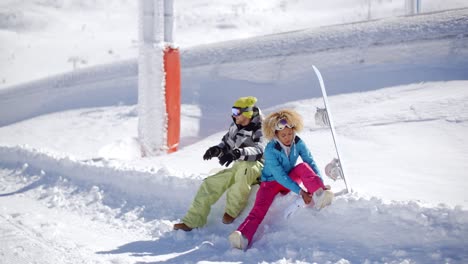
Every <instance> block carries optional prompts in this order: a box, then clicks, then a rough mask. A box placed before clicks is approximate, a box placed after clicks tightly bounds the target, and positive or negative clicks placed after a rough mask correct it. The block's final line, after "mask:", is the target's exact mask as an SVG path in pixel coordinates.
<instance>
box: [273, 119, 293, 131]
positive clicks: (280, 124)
mask: <svg viewBox="0 0 468 264" xmlns="http://www.w3.org/2000/svg"><path fill="white" fill-rule="evenodd" d="M286 127H287V128H293V127H294V125H291V124H289V123H288V120H286V119H284V118H283V119H280V120H279V121H278V123H276V127H275V129H276V130H283V129H284V128H286Z"/></svg>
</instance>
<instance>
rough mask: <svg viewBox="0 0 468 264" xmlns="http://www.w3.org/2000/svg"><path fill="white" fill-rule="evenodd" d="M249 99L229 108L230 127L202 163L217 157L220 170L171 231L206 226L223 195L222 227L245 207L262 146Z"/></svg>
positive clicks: (255, 179) (259, 119)
mask: <svg viewBox="0 0 468 264" xmlns="http://www.w3.org/2000/svg"><path fill="white" fill-rule="evenodd" d="M256 102H257V98H255V97H253V96H247V97H241V98H239V99H238V100H237V101H236V102H235V103H234V106H233V107H232V119H233V123H232V124H231V126H230V127H229V131H228V132H227V133H226V134H225V135H224V136H223V138H222V140H221V143H219V144H218V145H216V146H213V147H210V148H209V149H208V150H207V151H206V153H205V155H203V159H204V160H209V159H211V158H214V157H217V158H218V159H219V163H220V164H221V165H225V166H226V167H228V166H229V165H230V164H231V163H232V162H234V163H233V166H232V167H231V168H227V169H224V170H222V171H220V172H218V173H216V174H214V175H212V176H209V177H207V178H206V179H205V180H204V181H203V182H202V185H201V186H200V188H199V189H198V192H197V195H196V196H195V198H194V200H193V202H192V205H191V206H190V208H189V210H188V212H187V214H186V215H185V216H184V218H182V222H181V223H177V224H175V225H174V230H179V229H180V230H184V231H191V230H192V229H193V228H197V227H202V226H204V225H205V224H206V221H207V218H208V215H209V213H210V210H211V206H212V205H213V204H214V203H216V201H218V199H219V198H220V197H221V196H222V195H223V193H224V192H226V208H225V213H224V215H223V220H222V221H223V223H225V224H230V223H232V222H233V221H234V219H236V217H237V216H238V215H239V214H240V213H241V212H242V210H243V209H244V208H245V206H246V205H247V201H248V199H249V194H250V190H251V186H252V185H253V184H255V183H257V182H258V179H259V177H260V174H261V172H262V168H263V163H262V158H263V150H264V149H265V145H266V142H265V140H264V137H263V134H262V118H263V117H262V114H261V111H260V109H259V108H258V107H257V106H255V103H256Z"/></svg>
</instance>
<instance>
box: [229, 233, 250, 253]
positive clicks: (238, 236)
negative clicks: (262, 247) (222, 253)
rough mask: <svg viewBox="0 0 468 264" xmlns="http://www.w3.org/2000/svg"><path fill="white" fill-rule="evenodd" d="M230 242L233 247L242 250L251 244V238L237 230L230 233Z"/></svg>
mask: <svg viewBox="0 0 468 264" xmlns="http://www.w3.org/2000/svg"><path fill="white" fill-rule="evenodd" d="M229 242H231V247H233V248H238V249H242V250H246V249H247V246H248V245H249V240H247V238H245V237H244V235H242V233H241V232H239V231H237V230H236V231H234V232H232V233H231V234H230V235H229Z"/></svg>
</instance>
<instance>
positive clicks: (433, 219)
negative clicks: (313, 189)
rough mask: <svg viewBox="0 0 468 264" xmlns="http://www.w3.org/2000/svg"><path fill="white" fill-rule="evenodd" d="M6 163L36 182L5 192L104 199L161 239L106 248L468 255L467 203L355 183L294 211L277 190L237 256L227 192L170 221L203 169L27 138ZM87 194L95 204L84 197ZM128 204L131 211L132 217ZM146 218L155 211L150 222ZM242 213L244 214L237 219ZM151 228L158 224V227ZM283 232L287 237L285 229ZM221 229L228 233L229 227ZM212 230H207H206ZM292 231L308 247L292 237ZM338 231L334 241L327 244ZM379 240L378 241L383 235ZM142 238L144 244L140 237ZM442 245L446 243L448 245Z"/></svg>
mask: <svg viewBox="0 0 468 264" xmlns="http://www.w3.org/2000/svg"><path fill="white" fill-rule="evenodd" d="M107 162H109V161H107ZM0 165H1V166H2V167H3V168H9V169H12V170H13V171H15V173H12V174H14V175H19V176H21V177H26V179H27V180H26V182H27V183H28V184H26V185H25V187H24V188H22V189H20V190H16V191H15V192H10V193H3V194H2V196H5V195H11V194H13V193H24V192H25V191H26V190H27V191H29V192H28V193H29V194H28V195H34V193H38V192H39V193H40V195H37V194H36V199H40V200H42V201H44V203H46V204H47V206H48V207H58V208H60V207H65V208H66V209H67V210H69V211H78V212H80V213H82V212H83V211H85V210H86V209H84V208H86V207H87V206H90V205H92V204H96V203H97V205H99V204H102V205H101V206H99V208H101V209H99V211H100V212H101V214H103V216H102V217H101V221H118V222H120V223H121V224H123V225H125V223H127V224H126V225H128V226H135V228H137V227H138V228H140V229H143V230H146V231H144V232H146V233H149V234H151V236H152V237H153V239H155V240H154V241H140V242H133V243H132V244H129V245H122V246H121V247H120V248H118V249H115V250H111V251H103V252H101V253H100V254H109V255H113V254H135V253H138V252H140V251H141V250H148V247H149V246H150V247H152V248H158V245H159V244H161V245H163V248H165V249H166V250H174V251H177V249H179V252H180V251H181V250H180V249H187V250H190V248H192V247H193V245H199V244H200V243H202V244H201V245H200V246H197V248H195V249H193V250H199V251H200V252H199V253H198V255H197V256H199V257H203V258H204V259H205V260H213V261H215V260H229V259H236V260H239V258H241V259H245V260H249V261H254V262H257V261H271V262H274V261H277V259H276V256H277V255H281V256H284V257H285V258H293V259H298V260H299V259H314V261H316V262H322V261H324V262H325V261H336V262H339V260H340V258H339V256H348V258H347V260H348V261H350V262H351V263H362V262H366V261H372V260H375V261H383V262H384V261H385V260H386V259H387V258H388V259H392V260H395V259H399V260H400V261H401V262H404V260H405V259H418V260H423V261H424V262H426V263H429V262H440V261H448V260H450V261H449V262H451V261H453V262H454V263H463V262H466V261H468V253H467V252H466V250H465V249H466V247H467V246H468V243H467V241H466V239H465V238H466V237H467V236H468V211H466V210H463V209H462V208H461V207H459V206H456V207H449V206H446V205H439V206H436V207H424V206H423V205H421V204H419V203H418V202H416V201H410V202H384V201H382V200H380V199H378V198H375V197H366V196H363V195H360V194H359V193H353V194H348V195H344V196H339V197H338V198H337V199H336V200H335V202H334V204H333V206H331V207H329V208H326V209H324V210H322V211H320V212H317V211H314V210H313V209H310V208H304V209H300V210H299V211H298V212H296V213H295V214H293V215H292V216H291V217H290V218H289V219H284V218H283V210H284V208H286V207H287V206H288V205H289V204H291V203H292V202H293V199H295V196H294V195H287V196H284V197H279V198H277V199H276V202H275V205H274V206H273V207H272V208H271V210H270V212H269V214H268V217H267V218H266V219H265V223H264V225H262V226H261V228H260V230H259V231H258V235H257V236H256V242H255V243H256V247H255V248H253V249H251V250H249V251H247V252H245V253H242V254H245V255H235V256H232V254H233V252H231V250H230V247H229V245H228V242H227V240H226V237H227V235H228V234H229V230H230V229H232V228H235V226H232V227H231V228H226V227H225V226H224V225H223V224H222V223H221V221H220V218H219V217H220V215H222V212H223V208H222V204H223V202H221V203H220V202H218V203H217V204H216V205H215V206H214V207H213V210H212V213H211V214H210V217H209V223H208V225H207V227H206V228H203V229H200V230H194V231H192V232H191V234H190V235H189V234H182V233H180V232H169V231H170V225H171V221H175V220H176V219H177V218H178V217H181V216H182V215H183V214H184V212H185V210H186V207H187V206H188V204H189V202H190V200H191V199H192V198H193V195H194V192H195V191H196V189H197V186H198V185H199V181H200V180H199V179H198V180H194V179H188V178H184V179H183V178H178V177H173V176H168V170H167V169H160V170H159V171H157V172H151V171H138V170H135V169H122V168H117V167H113V166H112V164H111V163H106V161H105V160H95V161H78V160H75V159H73V158H69V157H60V156H57V155H53V154H50V153H45V152H43V151H40V150H36V149H32V148H28V147H25V146H21V147H0ZM28 175H29V176H28ZM70 185H71V186H78V188H79V189H81V190H84V191H81V193H83V194H82V195H81V196H80V197H78V198H77V199H74V198H73V197H75V196H77V195H78V194H77V192H76V191H74V190H76V187H70ZM67 190H68V191H67ZM86 190H87V191H86ZM252 199H253V197H251V199H250V202H249V206H248V208H247V209H246V210H245V211H244V212H243V213H242V215H241V216H240V217H239V219H244V218H245V216H246V215H245V214H246V213H247V212H248V211H249V210H250V206H252V204H253V200H252ZM221 200H223V199H221ZM83 202H84V203H85V204H87V206H86V207H85V206H83ZM80 204H81V205H80ZM102 206H104V207H102ZM102 208H109V209H102ZM91 210H96V209H91ZM115 212H120V213H115ZM90 214H93V213H90ZM94 214H96V213H95V212H94ZM129 214H131V215H133V216H132V217H130V218H129ZM218 218H219V219H218ZM105 219H107V220H105ZM112 219H115V220H112ZM144 219H147V220H153V221H149V222H148V221H146V223H144V222H145V220H144ZM164 219H170V220H164ZM172 223H173V222H172ZM235 223H237V224H238V221H236V222H235ZM291 223H294V224H291ZM349 223H354V224H353V225H350V224H349ZM357 223H358V224H357ZM310 225H314V226H316V227H317V228H313V230H314V232H313V233H310V234H308V235H307V236H304V235H303V232H304V230H311V226H310ZM164 226H165V227H164ZM153 229H154V230H156V231H157V232H156V233H152V230H153ZM163 230H166V231H163ZM275 230H281V232H275ZM389 232H390V233H389ZM285 233H287V234H288V236H287V237H284V234H285ZM222 234H225V235H226V237H222ZM278 236H281V237H278ZM207 238H208V239H209V240H203V239H207ZM298 240H299V242H298ZM288 241H291V243H292V241H294V243H293V244H303V245H305V247H304V248H294V249H293V248H288V247H284V245H285V244H288ZM332 241H334V242H333V244H329V243H331V242H332ZM376 241H378V243H379V244H375V243H376ZM421 241H424V243H421ZM203 243H204V244H203ZM206 243H208V244H206ZM144 244H146V247H145V246H143V247H142V245H144ZM171 244H172V245H176V244H177V245H178V246H177V249H176V248H174V246H169V245H171ZM257 248H262V249H263V250H265V251H269V250H278V249H279V250H280V251H282V252H276V254H274V255H272V257H269V256H265V255H262V254H258V249H257ZM441 248H443V249H444V250H443V251H441ZM311 249H312V250H311ZM335 251H336V253H339V254H336V253H334V252H335ZM213 252H216V254H213ZM140 253H142V252H140ZM155 253H156V252H155ZM159 253H161V252H159ZM210 254H213V255H210ZM215 255H216V256H215ZM363 256H366V259H363V258H362V257H363ZM159 257H161V256H159ZM137 260H138V258H137ZM140 260H146V261H151V260H152V261H155V258H151V257H148V256H146V257H141V259H140ZM181 261H182V262H184V261H187V262H191V261H192V260H191V259H190V256H188V255H187V256H185V255H184V254H181V255H178V256H177V257H174V258H173V259H172V261H171V258H168V263H180V262H181Z"/></svg>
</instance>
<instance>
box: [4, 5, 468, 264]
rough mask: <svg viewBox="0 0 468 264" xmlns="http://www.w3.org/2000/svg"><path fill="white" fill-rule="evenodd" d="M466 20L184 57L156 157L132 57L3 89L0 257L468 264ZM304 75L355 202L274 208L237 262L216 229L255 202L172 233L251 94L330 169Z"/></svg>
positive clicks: (457, 16) (455, 17)
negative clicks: (294, 128) (179, 92)
mask: <svg viewBox="0 0 468 264" xmlns="http://www.w3.org/2000/svg"><path fill="white" fill-rule="evenodd" d="M467 17H468V14H467V11H466V9H465V10H455V11H449V12H443V13H436V14H428V15H423V16H418V17H411V18H397V19H396V18H392V19H387V20H381V21H374V22H369V23H358V24H352V25H343V26H340V27H327V28H325V29H319V30H305V31H299V32H293V33H287V34H279V35H273V36H266V37H262V38H255V39H247V40H244V41H234V42H223V43H220V44H217V45H206V46H200V47H194V48H192V49H190V50H187V51H184V54H183V69H182V71H183V83H182V85H183V89H184V92H185V93H186V94H185V95H184V97H183V105H182V142H181V143H182V144H181V148H180V150H179V151H178V152H176V153H173V154H170V155H163V156H159V157H154V158H144V159H142V158H140V157H139V147H138V143H137V140H136V137H137V130H136V128H137V122H138V120H137V119H138V113H137V111H136V105H135V102H136V86H135V85H136V79H135V76H136V70H137V68H136V64H135V62H134V61H133V60H129V61H123V62H119V63H118V64H113V65H105V66H99V67H95V68H89V69H83V70H80V71H75V72H73V73H70V74H64V75H61V76H55V77H50V78H46V79H43V80H41V81H38V82H31V83H28V84H23V85H19V86H15V87H9V88H7V89H2V90H0V110H1V111H0V115H1V117H0V122H1V123H0V124H3V125H2V126H1V127H0V256H1V257H0V263H30V262H36V263H119V264H121V263H160V262H163V263H339V264H345V263H346V264H347V263H404V264H407V263H466V262H468V253H467V252H466V248H468V242H467V240H466V237H468V211H467V209H466V208H467V206H468V196H467V195H466V194H465V193H466V189H467V188H468V183H467V182H466V181H465V176H466V171H467V170H468V165H467V164H468V155H467V153H466V149H468V140H467V139H466V135H467V134H468V126H467V119H468V105H467V102H468V90H467V89H466V87H467V85H468V81H467V80H468V76H467V74H468V72H467V70H466V69H467V68H468V66H467V64H468V63H467V62H468V45H467V35H468V34H467V28H468V27H467V24H468V20H467ZM324 31H326V32H324ZM363 36H366V37H363ZM291 43H295V46H292V47H290V46H291V45H292V44H291ZM359 43H363V44H362V45H360V44H359ZM356 44H357V45H356ZM327 45H330V47H333V48H332V49H326V47H327ZM244 49H245V50H249V52H245V54H244V53H243V50H244ZM210 54H216V56H213V57H211V58H208V57H207V56H208V55H210ZM310 64H315V65H318V66H319V68H320V69H321V70H322V71H323V73H324V79H325V83H326V85H327V88H328V90H329V91H330V94H332V95H333V96H331V97H330V103H331V106H332V109H333V110H334V112H333V114H334V117H335V123H336V128H337V134H338V137H339V139H340V143H341V148H342V150H343V155H342V156H343V162H344V165H345V166H346V173H347V175H348V177H349V178H350V180H351V183H352V187H353V189H354V190H355V192H354V193H352V194H348V195H340V196H338V197H337V199H336V200H335V201H334V203H333V205H332V206H330V207H327V208H325V209H324V210H322V211H314V210H312V209H310V208H302V209H300V210H299V211H297V212H296V213H295V214H293V215H292V216H291V217H290V218H288V219H284V218H283V213H284V210H285V208H287V207H288V206H289V205H290V204H291V203H292V202H293V201H294V200H295V198H296V197H295V196H294V195H293V194H289V195H286V196H283V197H278V198H277V199H276V200H275V203H274V205H273V206H272V207H271V209H270V211H269V213H268V215H267V218H266V219H265V221H264V223H263V224H262V225H261V226H260V229H259V231H258V233H257V235H256V236H255V238H254V239H255V241H254V244H253V246H252V248H250V249H249V250H247V251H246V252H242V251H239V250H235V249H231V248H230V246H229V243H228V241H227V236H228V235H229V233H230V232H232V231H233V230H234V229H235V228H236V227H237V225H238V224H240V222H241V221H242V220H243V219H244V218H245V216H246V215H247V213H248V211H249V209H250V207H251V206H252V205H253V200H254V198H255V197H254V195H251V197H250V202H249V205H248V208H246V210H245V211H244V212H243V213H242V214H241V216H240V217H239V218H238V219H237V220H236V221H235V222H234V223H233V224H232V225H224V224H222V223H221V216H222V214H223V213H224V197H223V198H221V199H220V200H219V201H218V203H216V204H215V205H214V206H213V208H212V211H211V214H210V216H209V219H208V225H207V226H206V227H205V228H201V229H197V230H193V231H192V232H189V233H185V232H182V231H172V224H174V223H175V222H177V221H179V219H180V218H182V217H183V215H184V213H185V211H186V210H187V208H188V206H189V205H190V202H191V200H192V198H193V196H194V194H195V192H196V191H197V188H198V186H199V184H200V182H201V181H202V180H203V178H204V177H206V176H207V175H209V173H210V171H213V170H215V169H218V168H219V165H218V164H217V163H216V161H214V160H212V161H203V160H202V158H201V157H202V155H203V153H204V151H205V150H206V148H207V147H209V146H212V145H214V144H217V143H218V141H219V140H220V138H221V137H222V135H223V134H224V129H225V128H226V127H227V125H228V124H229V108H230V106H231V104H232V102H233V101H234V99H235V98H237V97H239V96H244V95H247V94H249V95H250V94H253V95H256V96H257V97H258V98H259V106H260V107H261V108H262V109H263V111H264V113H269V112H271V111H273V110H275V109H277V108H283V107H287V108H294V109H296V110H297V111H298V112H299V113H301V114H302V115H303V116H304V119H305V129H304V131H303V132H302V133H301V137H302V138H303V139H304V140H305V141H306V142H307V144H308V145H309V146H310V147H311V150H312V152H313V154H314V157H315V158H316V160H317V162H318V164H319V165H320V167H321V168H322V169H323V167H324V166H325V164H326V163H327V162H329V161H330V160H331V159H332V158H333V155H334V154H333V148H332V139H331V136H330V133H329V131H328V129H324V128H320V127H318V126H316V125H315V124H314V118H313V114H314V112H315V108H316V107H317V106H321V105H322V101H321V99H320V98H317V94H318V87H317V80H316V77H315V76H314V75H312V74H311V71H310V69H309V66H310ZM64 87H67V88H66V89H64ZM118 102H121V103H120V104H119V103H118ZM84 107H87V108H84ZM52 112H55V113H52ZM47 113H48V114H47ZM31 117H34V118H31ZM25 118H29V119H25ZM20 120H21V121H20ZM7 124H8V125H7ZM326 183H327V184H330V185H331V186H332V189H333V190H335V191H339V190H341V189H342V188H343V183H342V182H339V181H337V182H333V181H331V180H330V179H326ZM256 188H258V187H257V186H256V187H254V193H255V191H256Z"/></svg>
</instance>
